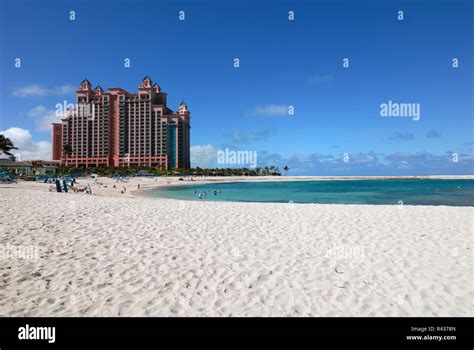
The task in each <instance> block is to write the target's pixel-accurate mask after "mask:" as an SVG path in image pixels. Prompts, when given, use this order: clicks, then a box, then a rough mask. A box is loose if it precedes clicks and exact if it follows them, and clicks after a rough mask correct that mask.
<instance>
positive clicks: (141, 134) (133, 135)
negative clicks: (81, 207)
mask: <svg viewBox="0 0 474 350" xmlns="http://www.w3.org/2000/svg"><path fill="white" fill-rule="evenodd" d="M76 92H77V101H76V103H77V107H76V108H74V109H70V110H68V115H67V116H66V117H65V118H63V119H62V120H61V123H54V124H53V127H52V146H53V151H52V153H53V160H60V161H61V162H62V163H63V164H64V165H66V166H76V167H79V166H83V167H86V168H88V167H95V166H115V167H117V166H130V165H137V166H152V167H160V168H165V169H169V168H175V169H189V168H190V165H191V164H190V128H191V127H190V112H189V110H188V107H187V105H186V104H185V103H184V102H182V103H181V104H180V105H179V107H178V110H177V111H175V112H174V111H172V110H171V109H170V108H168V106H167V103H166V98H167V94H166V93H165V92H163V91H161V88H160V86H159V85H158V84H157V83H153V82H152V81H151V79H150V78H149V77H148V76H146V77H145V78H143V80H142V83H141V85H140V86H139V88H138V93H129V92H127V91H126V90H124V89H122V88H109V89H108V91H107V92H105V91H104V90H103V89H102V88H101V87H100V86H97V87H96V88H95V89H92V87H91V84H90V82H89V81H88V80H84V81H83V82H82V83H81V85H80V87H79V89H78V90H77V91H76Z"/></svg>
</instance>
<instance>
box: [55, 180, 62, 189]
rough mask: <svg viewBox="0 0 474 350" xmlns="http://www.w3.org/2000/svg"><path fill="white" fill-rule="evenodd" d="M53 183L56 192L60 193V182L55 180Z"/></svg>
mask: <svg viewBox="0 0 474 350" xmlns="http://www.w3.org/2000/svg"><path fill="white" fill-rule="evenodd" d="M54 183H55V184H56V191H58V192H62V191H61V182H60V181H59V179H56V181H54Z"/></svg>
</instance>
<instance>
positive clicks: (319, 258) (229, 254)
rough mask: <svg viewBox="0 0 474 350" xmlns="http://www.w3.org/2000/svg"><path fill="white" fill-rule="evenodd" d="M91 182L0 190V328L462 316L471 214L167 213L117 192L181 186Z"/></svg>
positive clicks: (288, 208)
mask: <svg viewBox="0 0 474 350" xmlns="http://www.w3.org/2000/svg"><path fill="white" fill-rule="evenodd" d="M279 179H284V178H283V177H282V178H279ZM288 179H292V177H288V178H286V180H288ZM293 179H294V178H293ZM300 179H301V178H298V180H300ZM197 180H198V181H197V182H200V181H201V182H207V181H222V180H224V181H229V178H224V179H197ZM234 180H235V179H234V178H232V181H234ZM241 180H242V181H248V179H247V178H245V179H241ZM265 180H266V181H268V180H271V179H268V178H267V179H265ZM100 181H102V182H103V183H106V184H107V188H103V187H102V188H99V187H97V186H95V185H93V186H92V189H93V195H87V194H80V193H67V194H66V193H56V192H48V186H49V185H47V184H41V183H30V182H20V183H18V184H12V185H0V248H1V249H0V260H1V263H0V315H2V316H474V312H473V304H472V300H473V299H472V298H473V296H474V286H473V257H474V256H473V249H474V248H473V232H474V231H473V230H474V208H472V207H447V206H407V205H405V206H403V207H400V206H389V205H376V206H369V205H318V204H271V203H224V202H198V201H177V200H168V199H159V198H148V197H138V196H134V195H133V194H132V193H131V192H132V191H136V187H137V184H138V182H141V184H142V189H141V190H140V191H141V192H142V191H143V189H144V188H146V187H149V186H156V185H166V184H168V181H170V184H171V185H173V184H183V183H187V181H177V180H176V179H165V178H163V179H159V180H158V181H154V180H150V179H134V180H131V181H130V182H129V183H128V184H125V186H126V187H127V193H126V194H125V195H121V194H120V189H121V188H122V186H124V184H121V183H119V184H117V187H118V188H117V189H113V188H112V185H113V182H112V181H111V180H110V179H103V178H101V179H100ZM90 182H91V183H92V182H93V181H90ZM80 183H81V184H84V180H80ZM195 183H196V182H195ZM18 248H20V249H24V250H25V249H27V248H31V249H33V250H34V251H35V252H37V255H35V256H34V257H36V259H34V258H32V257H31V256H30V257H26V258H25V256H21V254H19V253H18V252H17V251H15V249H18Z"/></svg>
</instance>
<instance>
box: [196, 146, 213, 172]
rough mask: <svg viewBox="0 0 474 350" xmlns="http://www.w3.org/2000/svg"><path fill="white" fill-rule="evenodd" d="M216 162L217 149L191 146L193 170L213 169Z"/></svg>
mask: <svg viewBox="0 0 474 350" xmlns="http://www.w3.org/2000/svg"><path fill="white" fill-rule="evenodd" d="M216 161H217V149H216V148H215V147H214V146H213V145H210V144H209V145H200V146H191V166H192V167H193V168H196V167H200V168H213V167H215V164H216Z"/></svg>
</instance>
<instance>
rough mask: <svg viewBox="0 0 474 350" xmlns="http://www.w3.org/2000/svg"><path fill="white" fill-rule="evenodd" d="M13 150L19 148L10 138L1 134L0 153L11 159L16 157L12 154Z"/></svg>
mask: <svg viewBox="0 0 474 350" xmlns="http://www.w3.org/2000/svg"><path fill="white" fill-rule="evenodd" d="M12 149H18V147H15V146H14V145H13V142H12V141H11V140H10V139H9V138H8V137H5V136H4V135H1V134H0V151H2V152H3V153H5V154H6V155H8V156H10V157H14V156H13V154H11V153H10V151H11V150H12Z"/></svg>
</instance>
